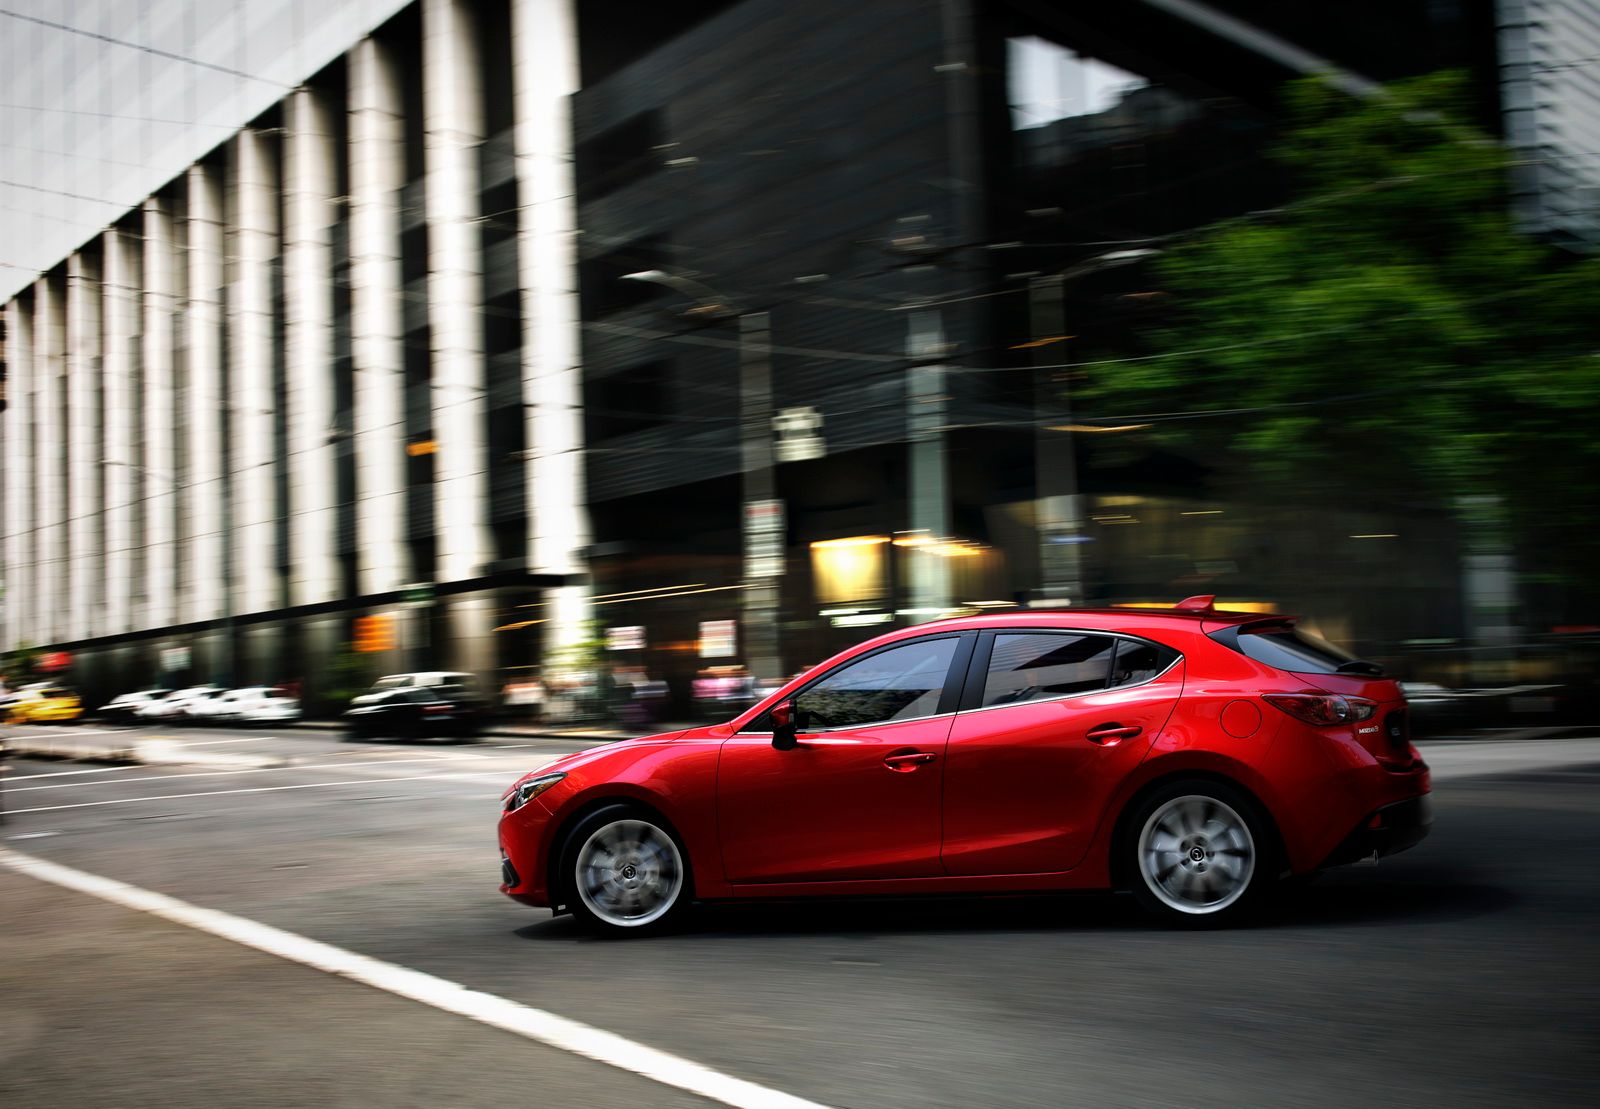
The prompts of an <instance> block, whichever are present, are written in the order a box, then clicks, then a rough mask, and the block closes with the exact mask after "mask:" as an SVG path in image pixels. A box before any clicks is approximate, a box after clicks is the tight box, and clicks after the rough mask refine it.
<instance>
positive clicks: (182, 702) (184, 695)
mask: <svg viewBox="0 0 1600 1109" xmlns="http://www.w3.org/2000/svg"><path fill="white" fill-rule="evenodd" d="M222 692H223V691H222V690H221V689H218V688H217V687H216V686H214V685H195V686H190V687H189V688H188V689H180V690H178V691H176V692H175V693H173V694H171V695H170V696H167V697H163V698H161V699H160V700H159V701H151V702H150V703H149V704H146V705H141V706H139V707H138V708H137V709H135V710H134V713H133V715H134V718H135V719H136V720H141V721H145V722H148V723H152V724H183V723H187V722H188V720H189V709H190V706H191V705H192V704H194V703H195V702H196V701H203V700H207V699H209V698H212V697H216V696H217V695H219V694H220V693H222Z"/></svg>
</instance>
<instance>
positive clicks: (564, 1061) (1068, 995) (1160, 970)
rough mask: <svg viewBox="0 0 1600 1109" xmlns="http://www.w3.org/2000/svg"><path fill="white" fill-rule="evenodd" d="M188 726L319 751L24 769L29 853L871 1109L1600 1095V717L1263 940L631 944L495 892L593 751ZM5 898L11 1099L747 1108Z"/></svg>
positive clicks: (278, 968)
mask: <svg viewBox="0 0 1600 1109" xmlns="http://www.w3.org/2000/svg"><path fill="white" fill-rule="evenodd" d="M233 740H241V741H243V742H238V743H231V742H229V741H233ZM178 741H179V742H182V743H186V744H187V743H193V744H196V745H208V748H209V749H212V750H219V751H226V750H229V749H247V748H249V747H250V746H251V744H252V743H254V744H258V745H262V746H264V747H269V748H272V749H277V748H278V747H279V746H281V745H282V744H284V743H288V744H296V743H298V744H302V745H303V746H300V747H297V748H295V749H296V750H298V751H300V752H301V754H300V755H299V756H297V757H298V759H299V761H298V762H297V764H295V765H292V766H288V767H276V768H272V769H259V770H239V769H235V768H229V767H205V768H202V767H177V766H168V767H159V768H158V767H86V766H83V765H79V764H71V763H60V762H29V761H22V762H19V763H18V764H17V765H15V766H14V767H13V768H12V769H13V772H12V773H11V774H10V775H9V781H8V786H7V795H6V806H7V808H8V809H9V810H10V812H11V816H10V819H9V820H8V822H7V823H6V824H5V825H3V826H0V848H4V849H5V850H7V851H10V852H13V853H16V854H23V855H26V856H28V857H31V858H37V859H44V860H50V861H54V862H57V863H61V864H65V865H66V866H69V867H73V868H76V869H78V870H80V871H85V872H88V873H90V874H95V875H103V876H108V877H113V878H117V879H120V880H121V881H123V882H127V883H131V884H133V885H134V886H137V887H141V888H143V889H148V890H154V891H158V892H160V893H163V894H166V895H169V896H171V897H175V898H180V899H182V900H183V901H185V902H188V903H190V904H192V905H196V906H202V907H209V908H211V909H218V910H222V911H223V912H226V913H229V914H232V915H233V916H235V917H241V918H245V919H246V920H249V921H256V922H261V923H264V924H267V925H271V926H274V927H276V928H280V929H285V930H287V931H289V932H292V933H295V934H297V935H299V936H304V937H309V938H311V939H314V940H319V941H323V942H325V943H328V944H333V945H337V946H338V947H339V948H343V949H346V950H348V951H352V952H357V953H360V954H362V955H366V956H371V957H373V958H376V959H380V960H384V961H385V962H386V963H388V964H395V965H398V966H400V967H406V968H413V969H415V970H418V971H423V972H426V973H427V974H429V975H434V976H437V977H439V978H442V979H446V980H448V981H449V982H453V983H460V984H461V985H463V986H466V987H469V988H471V989H473V990H480V991H484V992H486V993H489V994H493V995H496V996H497V997H500V998H506V999H509V1000H511V1001H514V1002H518V1003H521V1004H522V1005H524V1006H531V1007H535V1008H537V1009H538V1010H541V1011H543V1012H546V1013H553V1014H557V1015H560V1016H563V1017H567V1018H571V1019H574V1020H577V1021H582V1022H584V1023H585V1024H587V1025H590V1026H593V1027H596V1028H600V1029H604V1030H607V1031H609V1032H612V1033H617V1034H619V1035H621V1036H624V1037H627V1038H628V1039H629V1040H631V1041H634V1042H636V1043H638V1044H642V1045H648V1046H649V1047H654V1048H658V1049H662V1050H665V1051H668V1052H672V1053H674V1054H676V1055H678V1056H681V1057H683V1058H684V1059H687V1060H692V1061H694V1062H696V1063H699V1064H703V1065H704V1066H706V1067H709V1068H713V1069H714V1070H715V1071H717V1072H721V1073H722V1074H726V1075H731V1076H734V1077H737V1078H740V1079H745V1080H748V1081H750V1082H754V1083H758V1084H760V1086H762V1087H765V1088H767V1089H768V1090H771V1091H779V1092H782V1093H784V1094H789V1095H793V1096H796V1097H799V1098H804V1099H807V1100H809V1101H813V1102H817V1103H820V1104H823V1105H831V1106H839V1107H848V1109H868V1107H873V1109H878V1107H913V1106H997V1107H998V1106H1050V1107H1061V1106H1209V1105H1217V1106H1224V1105H1226V1106H1240V1105H1245V1106H1249V1105H1263V1106H1346V1105H1351V1104H1361V1103H1374V1104H1383V1105H1385V1106H1390V1107H1395V1106H1433V1105H1447V1104H1448V1105H1482V1106H1504V1105H1511V1104H1516V1105H1523V1106H1527V1105H1589V1104H1592V1103H1593V1096H1594V1090H1595V1088H1596V1084H1597V1083H1600V938H1597V933H1596V929H1595V927H1594V921H1595V919H1596V916H1597V914H1600V892H1597V890H1600V885H1597V883H1596V882H1595V881H1594V879H1593V873H1594V870H1593V860H1594V859H1595V858H1596V857H1597V855H1600V796H1597V790H1600V741H1596V740H1581V739H1573V740H1550V741H1543V742H1536V743H1531V744H1525V745H1523V746H1521V747H1517V748H1513V747H1511V746H1510V745H1507V744H1493V745H1491V744H1477V745H1474V744H1453V745H1441V746H1439V747H1437V748H1432V749H1430V751H1429V757H1430V760H1431V761H1433V762H1434V764H1435V766H1436V767H1437V768H1438V769H1439V781H1438V783H1437V785H1436V801H1437V804H1438V810H1439V811H1438V818H1437V821H1438V822H1437V824H1436V826H1435V830H1434V834H1433V836H1432V837H1431V838H1430V839H1428V840H1427V841H1425V842H1424V843H1423V844H1422V845H1421V846H1420V847H1418V848H1417V849H1415V850H1414V851H1412V852H1410V853H1409V854H1406V855H1403V856H1399V857H1397V858H1395V859H1392V860H1385V862H1384V863H1383V864H1382V865H1381V866H1379V867H1378V868H1376V869H1353V870H1344V871H1340V872H1336V873H1333V874H1329V875H1326V876H1324V877H1323V878H1322V880H1321V881H1319V882H1317V883H1315V884H1313V885H1311V886H1308V887H1305V888H1303V889H1300V890H1297V891H1295V892H1293V893H1292V894H1289V895H1286V896H1285V897H1284V898H1282V900H1281V901H1280V902H1279V903H1278V904H1277V905H1276V907H1275V908H1274V909H1273V910H1272V911H1271V912H1270V913H1269V914H1268V915H1267V916H1266V917H1265V918H1264V919H1263V920H1261V921H1260V922H1259V923H1258V924H1257V925H1255V926H1253V927H1250V928H1247V929H1241V930H1235V931H1226V932H1202V933H1177V932H1170V931H1165V930H1162V929H1160V928H1155V927H1152V926H1151V925H1150V924H1148V923H1147V922H1146V921H1145V920H1144V919H1143V918H1141V917H1140V915H1139V914H1138V913H1137V911H1136V910H1135V909H1134V907H1133V905H1132V904H1131V903H1130V902H1129V900H1128V899H1127V898H1124V897H1112V896H1090V897H1077V898H1071V899H1058V900H1039V899H1031V898H1030V899H1017V900H969V901H953V902H906V903H889V904H859V903H857V904H827V905H817V904H814V905H807V906H798V907H797V906H762V907H750V906H741V907H737V908H716V909H706V910H702V911H701V912H700V913H699V914H697V916H696V918H695V919H694V921H693V923H692V927H691V928H690V929H689V930H687V931H685V932H682V933H681V934H677V935H672V936H667V937H663V938H658V939H648V940H633V941H622V942H607V941H601V940H593V939H590V938H588V937H586V936H584V935H583V934H582V933H580V932H579V931H577V930H576V929H575V928H574V927H573V925H572V924H571V922H570V921H569V920H567V919H566V918H561V919H552V918H551V917H550V915H549V914H548V913H545V912H541V911H534V910H529V909H526V908H523V907H520V906H517V905H515V904H513V903H511V902H509V901H506V900H505V899H503V898H502V897H500V895H499V894H498V893H497V892H496V890H495V883H496V881H497V877H496V874H497V869H498V858H497V853H496V850H495V845H494V822H495V816H496V798H497V797H498V794H499V792H500V791H501V789H502V788H503V787H504V786H505V785H506V784H508V783H509V781H510V780H511V778H512V777H514V776H515V774H516V773H518V772H520V771H521V770H523V769H526V768H528V767H530V766H533V765H537V764H539V763H541V762H544V761H547V760H548V759H549V758H552V757H554V755H555V754H557V753H559V750H560V749H561V748H560V747H559V745H552V744H548V743H546V744H538V743H535V744H522V743H494V744H488V745H479V746H472V747H451V746H440V747H436V746H415V747H410V746H402V745H398V744H360V745H352V744H339V743H336V742H334V741H332V740H331V739H328V738H324V737H316V738H306V737H294V738H284V739H279V738H277V737H270V736H241V735H240V734H239V733H215V734H213V733H203V732H196V733H181V734H180V737H179V739H178ZM0 920H3V927H0V951H3V958H0V1104H3V1105H5V1106H7V1109H32V1107H36V1106H37V1107H44V1106H57V1105H61V1104H70V1103H73V1102H85V1103H91V1104H106V1105H125V1106H146V1105H150V1106H161V1107H163V1109H171V1107H174V1106H178V1107H181V1106H187V1105H190V1104H195V1105H199V1104H215V1103H222V1104H229V1105H308V1104H317V1105H351V1106H354V1105H374V1104H383V1105H386V1106H388V1105H418V1106H424V1105H426V1106H436V1105H445V1104H448V1105H453V1106H480V1105H482V1106H498V1105H502V1104H504V1105H518V1106H525V1105H528V1104H550V1105H572V1106H595V1107H607V1106H624V1105H626V1106H638V1105H650V1106H654V1105H663V1106H676V1105H706V1104H711V1102H708V1101H705V1100H702V1099H700V1098H697V1097H695V1096H692V1095H689V1094H686V1093H683V1092H681V1091H678V1090H673V1089H668V1088H666V1087H664V1086H661V1085H658V1084H656V1083H653V1082H650V1081H648V1080H646V1079H644V1078H641V1077H639V1076H638V1075H636V1074H632V1073H628V1072H627V1071H626V1070H624V1069H619V1068H618V1067H616V1066H612V1065H608V1062H597V1061H594V1060H592V1059H589V1058H584V1057H581V1056H580V1055H577V1054H574V1053H572V1052H570V1051H564V1050H560V1049H558V1048H555V1047H550V1046H546V1045H545V1044H541V1043H535V1042H530V1041H529V1040H528V1039H525V1038H523V1037H520V1036H517V1035H513V1034H511V1033H510V1032H507V1031H503V1030H500V1029H497V1028H492V1027H487V1026H485V1025H483V1024H481V1023H475V1022H474V1021H472V1020H468V1019H466V1018H465V1017H462V1016H458V1015H453V1014H451V1013H446V1012H442V1011H440V1010H439V1009H437V1008H432V1007H429V1006H427V1005H424V1004H420V1003H418V1002H417V1001H413V1000H406V999H403V998H401V997H396V996H392V995H390V994H387V993H384V992H380V991H379V990H376V989H372V988H370V987H369V986H366V985H361V984H358V983H357V982H353V981H350V980H348V978H346V977H342V976H339V975H335V974H330V973H326V972H324V971H322V970H317V969H313V968H312V967H308V966H305V965H301V964H297V963H293V962H289V961H286V960H284V959H280V958H275V957H273V956H271V955H267V954H263V953H261V952H259V951H255V950H251V949H249V948H246V947H241V946H239V945H237V944H235V943H230V942H228V941H226V940H222V939H217V938H215V937H214V936H211V935H207V934H205V933H203V932H201V931H197V930H195V929H194V928H191V927H186V926H184V925H181V924H176V923H171V922H169V921H167V920H163V919H158V918H157V917H155V916H151V915H149V914H147V913H143V912H136V911H132V910H130V909H127V908H122V907H119V906H117V905H112V904H108V903H106V902H105V901H103V900H100V899H97V898H95V897H92V896H89V895H87V894H85V893H82V892H78V891H75V890H69V889H64V888H60V887H59V886H56V885H52V884H47V883H44V882H40V881H38V880H37V879H36V878H34V877H30V876H27V875H25V874H23V873H19V872H17V871H16V870H15V869H14V868H11V867H8V866H0ZM624 1054H625V1053H624ZM611 1061H618V1060H611ZM621 1061H623V1062H624V1063H625V1062H626V1060H625V1059H623V1060H621Z"/></svg>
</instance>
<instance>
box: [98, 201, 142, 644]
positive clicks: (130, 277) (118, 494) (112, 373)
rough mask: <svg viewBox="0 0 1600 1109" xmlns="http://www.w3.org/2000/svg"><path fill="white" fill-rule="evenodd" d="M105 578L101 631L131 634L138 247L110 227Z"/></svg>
mask: <svg viewBox="0 0 1600 1109" xmlns="http://www.w3.org/2000/svg"><path fill="white" fill-rule="evenodd" d="M104 242H105V280H104V281H102V282H101V285H100V296H101V305H102V308H101V311H102V313H103V314H104V318H105V369H104V382H105V386H104V389H105V393H104V397H105V402H104V403H105V460H106V464H105V467H104V470H103V473H104V479H105V560H106V561H105V579H104V585H103V587H102V601H101V604H102V613H103V615H102V619H101V625H102V627H101V631H102V632H103V633H104V634H112V635H114V634H117V633H120V632H126V631H131V630H133V545H134V541H135V540H134V534H133V516H134V490H135V489H136V488H137V481H136V479H137V477H138V473H137V471H136V469H135V467H136V466H137V465H138V459H136V458H135V457H134V454H133V442H134V439H133V422H134V419H135V414H136V413H137V412H138V411H139V404H140V398H139V397H137V396H136V395H135V394H134V391H133V368H134V359H135V350H134V343H135V342H136V341H137V336H138V334H139V258H138V250H139V245H138V242H137V241H136V240H135V239H134V238H133V237H132V236H130V235H128V234H127V233H125V232H123V231H120V230H118V229H117V228H115V227H113V228H111V229H110V230H108V231H107V232H106V233H105V236H104Z"/></svg>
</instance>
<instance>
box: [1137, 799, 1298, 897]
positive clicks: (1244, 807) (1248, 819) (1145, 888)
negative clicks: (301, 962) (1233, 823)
mask: <svg viewBox="0 0 1600 1109" xmlns="http://www.w3.org/2000/svg"><path fill="white" fill-rule="evenodd" d="M1185 796H1193V797H1209V798H1212V799H1214V800H1216V801H1220V802H1222V803H1223V804H1225V805H1227V806H1228V807H1229V808H1231V809H1232V810H1233V811H1234V812H1236V813H1238V814H1239V816H1240V818H1241V819H1243V820H1244V822H1245V826H1246V827H1247V828H1249V830H1250V839H1251V841H1252V845H1253V847H1254V849H1255V859H1254V866H1253V868H1252V870H1251V874H1250V881H1249V883H1248V884H1247V885H1246V886H1245V889H1244V892H1243V893H1241V894H1240V895H1239V896H1238V897H1237V898H1235V899H1234V900H1233V902H1232V903H1231V904H1229V905H1228V906H1227V907H1226V908H1223V909H1218V910H1216V911H1215V912H1209V913H1186V912H1183V911H1181V910H1179V909H1175V908H1173V907H1172V906H1171V905H1169V904H1167V903H1166V902H1165V901H1163V900H1162V899H1161V898H1160V897H1158V896H1156V893H1155V891H1154V890H1153V889H1151V888H1150V884H1149V881H1148V879H1147V878H1146V877H1145V873H1144V866H1143V861H1142V860H1141V859H1140V857H1139V840H1140V836H1141V834H1142V833H1143V831H1144V826H1145V824H1146V823H1147V822H1148V821H1149V819H1150V817H1151V816H1152V815H1154V813H1155V811H1156V810H1157V809H1159V808H1160V807H1161V806H1162V805H1165V804H1166V803H1167V802H1168V801H1171V800H1173V799H1174V798H1178V797H1185ZM1274 842H1275V841H1274V839H1273V837H1272V833H1271V831H1270V825H1269V824H1268V822H1267V820H1266V818H1265V817H1264V816H1263V815H1262V813H1261V806H1260V805H1258V804H1256V802H1255V800H1254V798H1252V797H1251V796H1250V795H1249V794H1248V793H1246V792H1245V791H1244V790H1242V789H1239V788H1238V787H1236V786H1233V785H1230V784H1228V783H1227V782H1222V781H1218V780H1216V779H1214V778H1184V779H1179V780H1175V781H1172V782H1168V783H1166V784H1165V785H1163V786H1161V787H1160V788H1159V789H1156V790H1154V791H1153V792H1151V793H1150V794H1148V795H1147V796H1145V797H1144V798H1143V799H1142V800H1140V802H1139V803H1138V804H1137V805H1136V806H1135V807H1134V808H1133V809H1132V810H1131V811H1130V815H1129V818H1128V820H1127V821H1126V823H1125V824H1124V826H1123V829H1122V835H1121V836H1120V837H1119V838H1118V843H1117V856H1118V861H1119V862H1120V864H1121V867H1122V873H1123V874H1124V876H1125V880H1126V882H1127V885H1128V887H1129V888H1130V889H1131V890H1132V891H1133V896H1134V899H1135V900H1136V901H1138V903H1139V906H1140V908H1142V909H1144V911H1145V912H1147V913H1149V914H1150V915H1152V916H1154V917H1156V918H1157V919H1159V920H1160V921H1162V923H1164V924H1167V925H1169V926H1171V927H1177V928H1222V927H1228V926H1230V925H1234V924H1237V923H1239V922H1240V921H1241V920H1244V919H1245V918H1247V917H1249V916H1250V915H1251V914H1252V913H1253V912H1254V911H1255V910H1256V908H1257V907H1258V906H1259V904H1260V901H1261V897H1262V895H1263V893H1264V891H1265V890H1266V889H1267V888H1268V887H1269V886H1270V885H1271V882H1272V878H1271V875H1272V873H1273V871H1274V867H1275V864H1274V862H1273V853H1274V849H1273V843H1274Z"/></svg>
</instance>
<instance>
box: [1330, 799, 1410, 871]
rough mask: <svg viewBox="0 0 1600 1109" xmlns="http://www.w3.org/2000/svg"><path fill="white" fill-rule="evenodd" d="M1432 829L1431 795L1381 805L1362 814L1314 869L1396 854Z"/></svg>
mask: <svg viewBox="0 0 1600 1109" xmlns="http://www.w3.org/2000/svg"><path fill="white" fill-rule="evenodd" d="M1432 829H1433V795H1432V794H1430V793H1424V794H1422V795H1421V796H1420V797H1412V798H1409V799H1407V800H1405V801H1396V802H1394V803H1393V804H1390V805H1384V806H1383V807H1382V808H1380V809H1377V810H1375V811H1373V812H1371V813H1369V814H1367V816H1365V817H1363V818H1362V820H1361V822H1360V823H1359V824H1358V825H1356V828H1355V831H1353V832H1351V833H1350V834H1349V835H1348V836H1346V837H1345V838H1344V840H1343V841H1342V842H1341V843H1340V844H1339V846H1338V847H1335V848H1334V849H1333V852H1332V853H1331V854H1330V855H1329V856H1328V857H1327V858H1326V859H1324V860H1323V861H1322V864H1321V866H1319V867H1318V869H1319V870H1323V869H1326V868H1328V867H1331V866H1345V865H1347V864H1349V863H1354V862H1360V861H1361V860H1363V859H1370V858H1373V857H1374V856H1376V857H1380V858H1381V857H1382V856H1384V855H1395V854H1398V853H1400V852H1401V851H1405V850H1407V849H1408V848H1412V847H1415V846H1416V845H1417V844H1419V843H1421V842H1422V841H1423V840H1424V839H1426V838H1427V836H1428V833H1429V832H1430V831H1431V830H1432Z"/></svg>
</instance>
